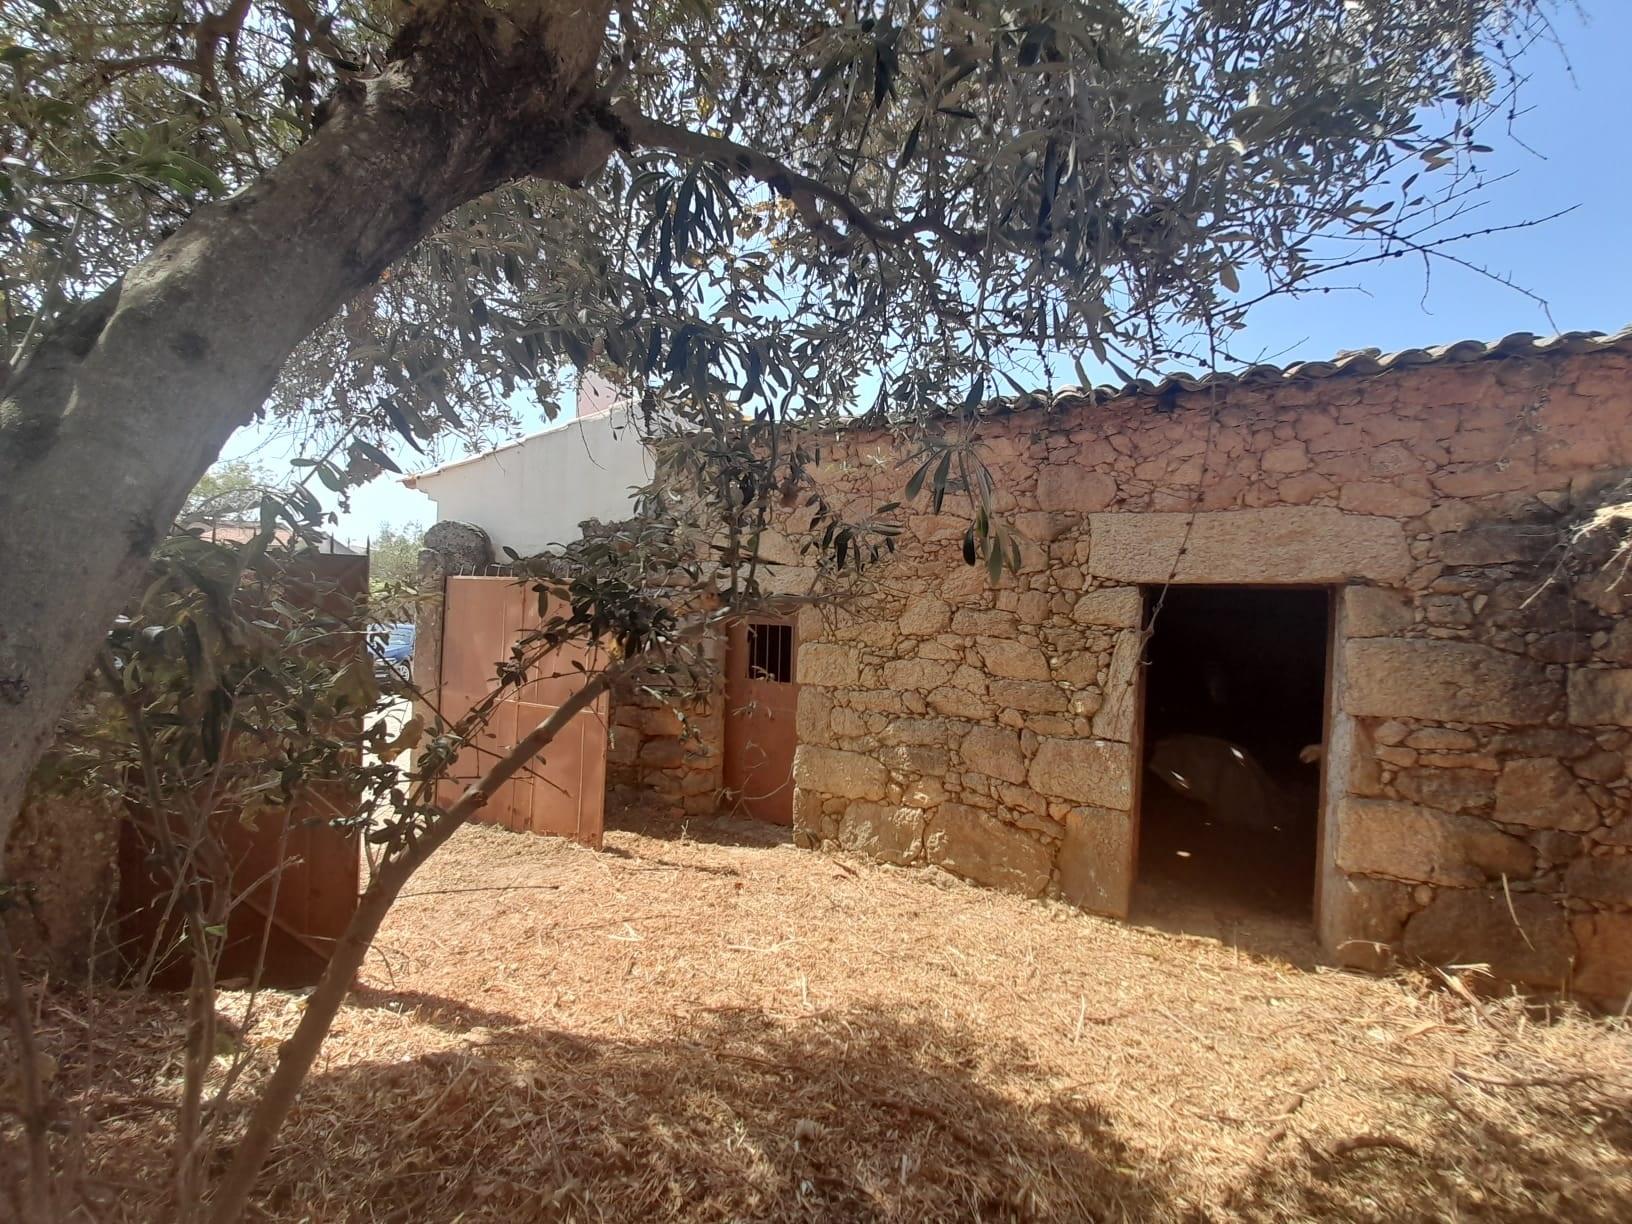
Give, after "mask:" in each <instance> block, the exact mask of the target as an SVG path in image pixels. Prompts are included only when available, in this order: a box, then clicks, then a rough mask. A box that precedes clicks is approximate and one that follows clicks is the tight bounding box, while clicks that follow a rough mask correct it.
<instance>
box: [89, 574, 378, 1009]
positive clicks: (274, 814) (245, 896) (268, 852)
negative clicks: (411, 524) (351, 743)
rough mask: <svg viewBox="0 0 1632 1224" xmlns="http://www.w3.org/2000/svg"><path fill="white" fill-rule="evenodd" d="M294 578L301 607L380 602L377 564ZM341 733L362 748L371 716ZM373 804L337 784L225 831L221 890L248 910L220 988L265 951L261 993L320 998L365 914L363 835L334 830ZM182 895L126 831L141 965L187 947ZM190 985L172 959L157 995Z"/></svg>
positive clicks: (290, 597) (125, 895)
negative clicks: (342, 943)
mask: <svg viewBox="0 0 1632 1224" xmlns="http://www.w3.org/2000/svg"><path fill="white" fill-rule="evenodd" d="M283 578H284V585H283V587H282V590H281V592H280V593H281V596H282V598H284V599H285V600H287V601H288V602H289V603H290V604H292V605H295V606H307V607H320V608H323V609H325V610H326V611H328V612H330V613H332V614H334V615H336V616H347V615H350V614H351V612H352V610H353V608H354V607H355V605H356V603H357V601H358V600H360V599H362V598H363V597H364V595H365V594H366V592H367V591H368V558H367V557H361V556H348V555H335V554H321V555H311V556H301V557H297V558H292V559H288V560H286V561H285V562H284V575H283ZM241 598H242V599H243V600H244V601H245V603H246V604H247V605H249V606H251V607H253V606H255V604H256V600H257V598H258V592H257V591H256V590H255V588H253V587H247V586H246V588H245V589H244V591H243V592H242V594H241ZM266 614H267V615H274V613H272V612H270V611H268V612H267V613H266ZM336 649H337V650H340V651H354V652H356V653H357V654H359V655H360V654H361V653H362V650H363V647H362V644H361V642H360V641H355V640H349V639H348V640H344V641H343V644H342V645H341V646H339V647H337V648H336ZM335 730H337V731H338V733H339V734H341V735H344V736H345V737H347V738H349V739H353V740H355V741H356V742H357V743H358V745H359V748H360V747H361V741H362V719H361V717H360V716H356V715H352V716H348V717H347V718H346V719H344V720H343V723H342V725H341V726H339V727H338V728H335ZM228 751H233V749H232V748H231V747H229V749H228ZM361 802H362V791H361V786H360V784H357V783H344V784H342V783H339V782H325V783H318V784H314V785H311V786H308V787H306V788H305V789H304V790H303V791H302V793H301V794H300V796H299V798H298V799H297V801H296V802H295V803H294V804H293V805H292V806H291V807H288V808H284V809H281V810H279V811H272V810H262V811H261V812H260V813H259V814H258V815H257V817H256V819H255V823H254V824H253V825H248V824H245V823H244V822H243V820H242V819H241V818H239V817H238V816H237V815H236V814H232V813H226V814H223V816H222V817H221V818H219V819H218V820H217V821H216V824H215V833H216V836H217V837H218V838H219V839H220V843H221V848H222V850H223V852H224V854H225V857H226V860H227V862H228V864H230V871H231V878H230V879H229V880H226V881H219V882H217V883H218V884H219V886H221V887H227V888H231V889H232V890H233V892H234V894H235V896H236V898H237V899H236V901H235V902H234V904H233V907H232V910H231V912H230V914H229V917H228V920H227V934H226V942H225V944H224V946H223V948H222V952H221V960H220V964H219V965H218V966H217V970H216V973H217V977H218V978H220V979H223V980H225V979H232V978H248V977H251V976H253V975H254V974H255V972H256V967H257V964H258V963H262V950H263V947H264V952H265V956H264V967H263V968H262V970H261V981H262V982H264V983H265V984H266V985H269V986H279V987H298V986H310V985H312V984H313V983H315V982H316V981H317V980H318V978H319V977H321V976H322V973H323V969H324V966H326V965H327V964H328V960H329V954H330V952H331V951H332V949H333V947H334V944H335V941H336V940H338V939H339V938H340V936H341V935H342V934H343V933H344V932H345V929H346V926H347V924H348V923H349V922H350V921H351V916H352V914H353V913H354V912H355V910H356V908H357V895H358V883H359V881H358V874H359V867H358V858H359V835H358V834H357V832H356V831H355V829H342V828H336V827H335V826H334V825H333V823H331V822H333V821H334V820H335V819H336V818H340V817H350V816H353V815H355V814H356V812H357V809H358V807H359V806H360V805H361ZM172 888H173V879H172V877H171V875H170V873H169V871H168V870H167V869H166V868H165V867H163V866H162V864H161V863H160V861H159V860H158V858H157V856H156V855H155V852H154V844H153V842H152V840H151V837H150V835H149V834H148V833H147V832H144V831H143V830H142V829H140V828H139V827H138V826H137V824H136V823H135V822H134V821H124V822H122V824H121V827H120V834H119V902H118V904H119V915H120V939H121V942H122V943H123V944H124V945H125V946H126V948H127V949H129V950H130V951H132V952H133V953H134V954H135V958H136V959H137V960H140V959H141V957H142V955H143V954H144V952H145V950H146V949H147V948H148V947H150V946H152V944H153V942H154V941H155V940H157V941H159V942H160V944H161V946H166V947H170V946H172V945H174V944H175V942H176V939H177V937H178V935H179V927H178V925H177V919H176V915H175V913H174V910H173V907H171V906H170V905H169V904H168V902H169V898H170V894H171V892H172ZM189 973H190V967H189V964H188V962H187V959H186V958H185V957H184V956H181V955H179V954H178V953H176V952H175V951H171V952H170V953H168V954H166V955H165V956H163V957H161V958H160V959H159V961H158V962H157V965H156V972H155V975H154V983H155V985H158V986H160V987H179V986H182V985H184V984H185V983H186V980H187V977H188V974H189Z"/></svg>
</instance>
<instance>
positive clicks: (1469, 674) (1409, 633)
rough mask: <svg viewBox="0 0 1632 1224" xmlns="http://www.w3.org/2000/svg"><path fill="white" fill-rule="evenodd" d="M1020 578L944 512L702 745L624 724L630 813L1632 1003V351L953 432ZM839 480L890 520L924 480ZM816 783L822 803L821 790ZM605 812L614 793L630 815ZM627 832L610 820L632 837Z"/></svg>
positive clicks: (1441, 366) (1087, 400) (1029, 413)
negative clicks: (670, 816) (979, 557)
mask: <svg viewBox="0 0 1632 1224" xmlns="http://www.w3.org/2000/svg"><path fill="white" fill-rule="evenodd" d="M944 425H945V429H946V430H947V431H948V433H949V436H952V437H955V438H959V439H964V440H966V441H967V443H968V444H969V446H970V447H971V449H972V452H973V453H974V454H977V455H978V456H979V457H980V458H981V460H982V461H983V462H984V463H985V465H986V466H987V467H988V469H989V470H990V471H991V473H992V475H993V478H994V484H995V487H996V490H997V493H996V498H997V501H996V505H995V507H994V509H995V511H996V512H997V514H998V515H999V516H1000V517H1001V519H1002V521H1003V522H1004V523H1006V524H1007V525H1009V526H1010V527H1011V528H1012V529H1013V531H1014V533H1015V535H1016V538H1017V539H1018V541H1019V544H1020V553H1021V555H1020V564H1019V566H1018V572H1013V573H1010V572H1005V573H1004V574H1003V576H1002V577H1001V578H1000V579H999V580H998V581H997V582H995V583H993V582H992V581H991V580H990V579H989V577H988V575H987V573H986V570H985V567H984V566H979V565H977V566H971V565H968V564H966V562H965V559H964V555H963V553H964V534H965V531H966V529H967V527H968V525H969V521H970V515H969V513H968V510H967V507H965V506H964V505H962V504H959V502H958V498H957V496H956V495H955V494H954V495H953V496H950V497H949V498H948V499H947V502H946V504H945V506H944V511H945V512H944V513H943V514H939V515H935V514H931V513H928V512H927V510H923V509H915V510H914V511H913V512H912V513H910V514H908V515H907V516H906V517H905V519H904V526H905V533H904V535H903V536H902V537H901V538H900V540H899V547H898V548H897V551H896V553H895V555H894V556H893V557H891V558H890V559H889V560H888V561H886V562H885V563H883V564H881V565H879V566H877V567H874V568H873V569H872V570H871V571H869V572H868V574H867V575H866V576H865V577H864V579H863V581H862V583H861V587H860V589H859V590H858V591H857V592H856V593H855V594H854V595H853V596H852V597H851V598H850V599H849V600H848V601H847V602H845V603H843V604H842V605H840V606H837V607H823V608H821V609H816V608H808V607H807V608H805V609H803V610H801V611H798V612H797V614H793V613H791V612H790V615H789V616H788V617H787V618H785V619H776V618H760V619H756V620H754V621H752V622H750V623H748V624H747V625H745V626H739V628H738V629H737V630H736V631H734V632H733V635H732V638H731V640H730V642H729V643H723V644H722V651H721V654H722V659H723V661H724V668H723V673H724V677H725V679H724V686H725V691H724V693H723V694H721V699H720V700H718V701H716V702H715V703H714V704H713V706H712V707H711V708H710V709H708V710H704V711H701V712H700V715H699V717H697V718H695V719H694V720H693V721H692V723H691V725H690V727H689V728H688V727H687V726H686V725H684V724H683V723H682V722H681V720H680V719H679V718H678V717H677V716H676V715H674V714H673V713H671V712H669V711H667V710H665V709H662V708H659V707H658V706H657V705H655V704H652V705H650V706H639V705H635V704H632V703H623V704H621V705H620V704H618V703H614V712H613V717H612V722H613V724H614V725H613V727H612V733H611V741H610V745H609V748H608V764H609V769H608V776H609V779H610V781H611V784H612V787H613V789H614V790H615V791H616V793H617V794H618V795H619V796H620V797H621V799H622V800H623V801H624V802H625V803H629V804H634V805H637V806H638V805H640V804H642V803H644V804H645V805H646V807H647V808H648V810H650V809H653V808H659V809H662V810H666V811H672V812H674V813H676V814H683V813H687V812H693V813H694V812H701V811H704V810H707V809H709V808H710V807H712V806H713V805H714V804H715V803H716V802H717V800H718V797H719V796H720V795H721V794H722V793H723V794H724V795H725V796H726V797H727V799H728V800H735V801H738V802H741V803H742V805H743V806H746V807H747V808H748V809H749V810H750V811H751V812H753V813H755V814H757V815H760V816H762V817H764V818H767V819H783V820H789V819H791V822H792V824H793V828H794V836H795V839H796V841H797V842H798V844H800V845H801V846H805V847H809V848H813V849H826V848H843V849H846V850H849V851H853V852H858V853H862V854H866V855H871V856H873V857H876V858H878V859H881V860H884V861H887V862H891V863H897V864H903V865H911V864H924V865H935V866H939V867H941V868H944V869H945V870H947V871H950V872H952V873H954V874H956V875H959V876H962V877H964V878H967V879H969V880H972V881H975V882H978V883H981V884H985V885H990V886H993V887H998V888H1004V889H1009V890H1012V891H1015V892H1019V893H1023V894H1026V895H1030V896H1037V897H1045V896H1046V897H1055V898H1060V899H1063V900H1065V901H1068V902H1071V903H1073V904H1076V905H1078V906H1081V907H1083V908H1086V909H1089V910H1093V911H1096V912H1101V913H1106V914H1111V915H1117V916H1125V915H1127V914H1128V913H1129V912H1130V908H1132V909H1137V908H1139V906H1140V905H1141V899H1142V898H1143V899H1145V900H1149V899H1151V898H1155V899H1156V900H1158V901H1160V900H1162V899H1172V898H1173V897H1175V896H1178V897H1181V898H1182V897H1183V896H1184V895H1187V894H1190V893H1196V894H1202V895H1206V896H1207V897H1209V898H1210V899H1212V900H1215V901H1216V902H1217V903H1218V904H1220V905H1223V906H1231V907H1236V908H1237V909H1240V910H1242V911H1251V910H1254V909H1261V910H1263V911H1265V912H1267V913H1270V914H1273V915H1276V916H1277V917H1279V918H1284V919H1289V920H1292V921H1296V922H1301V923H1307V924H1310V927H1311V929H1312V930H1313V933H1314V934H1315V935H1316V936H1317V937H1318V939H1319V941H1320V943H1321V945H1322V946H1323V947H1324V949H1325V950H1326V952H1327V954H1329V955H1330V956H1331V957H1333V958H1334V959H1336V960H1338V961H1340V962H1343V963H1347V964H1351V965H1356V966H1367V967H1378V966H1382V965H1386V964H1388V963H1390V962H1391V960H1392V959H1393V958H1395V957H1397V956H1402V955H1403V956H1405V957H1408V958H1411V959H1414V960H1426V961H1430V962H1434V963H1440V964H1472V963H1479V964H1487V965H1489V966H1490V967H1491V969H1492V971H1493V972H1494V973H1495V974H1496V975H1497V976H1498V977H1501V978H1503V979H1506V980H1512V981H1518V982H1525V983H1529V984H1532V985H1536V986H1540V987H1548V988H1551V987H1563V986H1567V987H1569V988H1571V989H1574V990H1576V991H1577V992H1579V993H1581V994H1583V995H1585V996H1587V997H1590V998H1594V999H1597V1000H1600V1001H1603V1002H1608V1003H1612V1004H1614V1005H1617V1006H1618V1005H1619V1004H1620V1003H1621V1002H1622V1001H1624V1000H1625V999H1626V997H1627V995H1628V993H1629V992H1632V778H1629V777H1628V763H1629V760H1632V755H1629V754H1632V624H1629V623H1628V621H1627V620H1626V618H1625V616H1624V613H1625V612H1626V610H1627V601H1628V599H1629V598H1632V577H1628V578H1627V580H1626V582H1624V583H1623V582H1621V581H1620V579H1621V577H1622V573H1623V571H1624V569H1625V568H1626V567H1625V558H1624V557H1617V556H1615V555H1613V550H1614V547H1615V545H1616V543H1617V540H1618V537H1617V533H1616V531H1615V530H1613V529H1609V530H1602V531H1587V532H1585V534H1583V528H1585V527H1586V526H1588V525H1589V524H1590V523H1591V522H1593V521H1594V517H1595V516H1599V517H1602V516H1603V514H1604V513H1606V508H1607V507H1612V506H1613V505H1615V504H1618V503H1619V502H1621V501H1624V500H1627V499H1629V498H1632V492H1629V491H1627V489H1626V487H1625V486H1626V482H1627V481H1628V478H1629V477H1632V329H1628V330H1627V331H1623V332H1621V333H1618V334H1616V335H1611V336H1605V335H1601V334H1598V333H1590V334H1588V333H1573V334H1570V335H1565V336H1560V337H1553V338H1549V339H1536V338H1534V337H1531V336H1528V335H1518V336H1512V337H1509V338H1507V339H1506V340H1503V341H1501V342H1499V343H1496V344H1491V345H1487V344H1483V343H1478V342H1463V343H1459V344H1454V345H1450V346H1446V347H1443V348H1435V349H1421V350H1408V351H1405V352H1400V353H1395V354H1390V355H1386V356H1384V355H1379V354H1377V353H1376V352H1374V351H1368V352H1362V353H1352V354H1346V355H1344V356H1342V357H1340V358H1338V359H1337V360H1335V361H1331V362H1310V363H1302V364H1299V365H1294V366H1290V367H1285V368H1282V367H1257V368H1253V369H1249V370H1247V371H1245V372H1242V373H1239V374H1232V375H1213V376H1209V377H1207V378H1203V379H1199V380H1196V379H1188V378H1182V377H1175V378H1170V379H1167V380H1165V381H1163V382H1162V383H1160V384H1156V385H1152V384H1148V383H1138V384H1133V385H1129V386H1126V387H1121V388H1113V389H1100V390H1098V391H1095V392H1092V393H1086V394H1082V393H1064V394H1060V395H1057V396H1055V397H1052V398H1047V397H1033V398H1032V399H1030V400H1027V401H1022V402H1017V403H1009V404H1004V405H998V406H995V407H994V408H993V409H992V410H991V411H989V412H987V413H984V414H982V415H980V416H979V417H978V418H976V419H974V420H973V421H968V420H964V419H963V418H960V417H957V416H948V418H947V419H946V421H945V422H944ZM903 445H904V444H903V443H901V442H900V441H899V440H898V439H897V438H896V437H895V436H893V435H891V434H890V433H888V432H887V431H883V430H877V429H869V428H867V427H865V426H864V425H861V424H859V423H858V425H857V426H856V427H853V428H851V429H848V430H846V431H844V432H843V433H841V434H839V435H838V436H836V437H834V438H831V439H828V440H827V441H825V442H824V443H823V447H822V458H823V464H822V467H821V469H820V470H819V471H818V472H817V473H815V475H816V477H817V479H818V480H820V481H821V482H822V483H823V485H824V486H825V489H826V490H827V491H828V492H829V493H830V494H831V495H832V499H833V500H835V501H836V502H838V503H839V504H842V505H846V506H848V507H850V508H851V509H852V510H855V511H866V510H868V509H872V508H876V507H877V506H879V505H882V504H883V503H886V502H890V501H897V500H899V499H900V498H901V496H902V485H903V483H904V480H905V475H906V471H907V470H910V469H904V468H903V466H902V465H903V461H904V460H905V459H906V458H907V454H906V452H904V451H903V449H902V447H903ZM790 775H791V784H790ZM609 794H610V792H609ZM614 806H615V805H611V804H609V810H612V808H613V807H614Z"/></svg>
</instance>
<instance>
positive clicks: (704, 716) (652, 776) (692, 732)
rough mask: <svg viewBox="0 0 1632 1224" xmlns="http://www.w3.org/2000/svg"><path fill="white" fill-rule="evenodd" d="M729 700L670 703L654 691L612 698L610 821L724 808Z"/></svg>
mask: <svg viewBox="0 0 1632 1224" xmlns="http://www.w3.org/2000/svg"><path fill="white" fill-rule="evenodd" d="M724 709H725V698H724V695H723V694H722V693H721V692H719V691H718V688H717V685H715V686H711V688H710V690H709V692H708V693H706V694H704V695H700V696H694V697H691V698H681V699H675V700H670V699H668V698H666V697H663V696H659V695H658V694H655V693H651V692H648V691H643V690H638V689H632V688H628V687H625V688H622V689H618V690H616V691H614V692H613V694H612V702H611V714H610V726H609V727H608V733H609V738H608V742H607V748H606V815H607V819H608V821H611V822H618V821H625V822H626V821H630V820H634V819H641V818H649V817H659V818H670V819H683V818H684V817H687V816H700V815H706V814H707V813H710V812H713V811H714V810H715V809H716V808H717V807H718V806H719V798H720V787H721V784H722V779H721V765H722V760H723V752H724V748H723V745H724V742H725V732H724V726H723V722H722V720H723V718H724Z"/></svg>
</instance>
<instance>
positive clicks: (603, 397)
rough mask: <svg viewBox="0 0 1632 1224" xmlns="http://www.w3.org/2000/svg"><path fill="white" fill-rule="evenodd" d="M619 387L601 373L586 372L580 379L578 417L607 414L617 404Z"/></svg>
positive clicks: (580, 418)
mask: <svg viewBox="0 0 1632 1224" xmlns="http://www.w3.org/2000/svg"><path fill="white" fill-rule="evenodd" d="M618 399H619V396H618V389H617V388H616V387H614V386H613V385H612V384H611V383H610V382H608V381H607V380H606V379H604V378H602V377H601V376H600V375H599V374H594V373H587V372H586V373H585V374H584V376H583V377H582V378H580V379H579V380H578V419H579V420H580V421H582V420H584V419H586V418H588V417H595V416H605V415H606V414H607V413H609V412H611V411H612V409H613V408H614V407H615V406H616V405H617V402H618Z"/></svg>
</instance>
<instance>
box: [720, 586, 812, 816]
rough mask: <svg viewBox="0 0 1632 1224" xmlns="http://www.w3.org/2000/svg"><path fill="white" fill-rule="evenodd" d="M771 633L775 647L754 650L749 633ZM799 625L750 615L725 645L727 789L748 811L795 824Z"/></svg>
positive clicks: (778, 619) (738, 624)
mask: <svg viewBox="0 0 1632 1224" xmlns="http://www.w3.org/2000/svg"><path fill="white" fill-rule="evenodd" d="M756 633H758V634H763V633H775V634H776V645H775V648H774V650H770V651H767V650H765V649H763V648H760V649H759V650H758V651H757V655H758V657H757V658H756V649H755V647H754V644H753V642H752V641H751V636H752V635H753V634H756ZM798 653H799V635H798V629H797V628H796V627H795V625H794V622H793V621H791V620H785V619H780V618H777V617H754V618H753V619H752V620H743V621H737V622H735V623H734V624H733V625H732V626H731V635H730V638H729V641H728V643H727V648H726V676H725V762H724V765H725V787H726V789H727V790H729V791H732V792H734V793H735V795H736V797H737V800H736V801H737V805H738V806H739V807H740V808H741V809H742V811H743V812H745V813H746V814H747V815H749V816H751V817H753V818H754V819H756V820H764V821H767V822H769V823H771V824H780V825H791V824H792V823H793V754H794V749H796V748H797V747H798V746H799V733H798V721H799V683H798V680H799V677H798V673H797V670H796V666H795V659H796V658H797V656H798Z"/></svg>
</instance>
